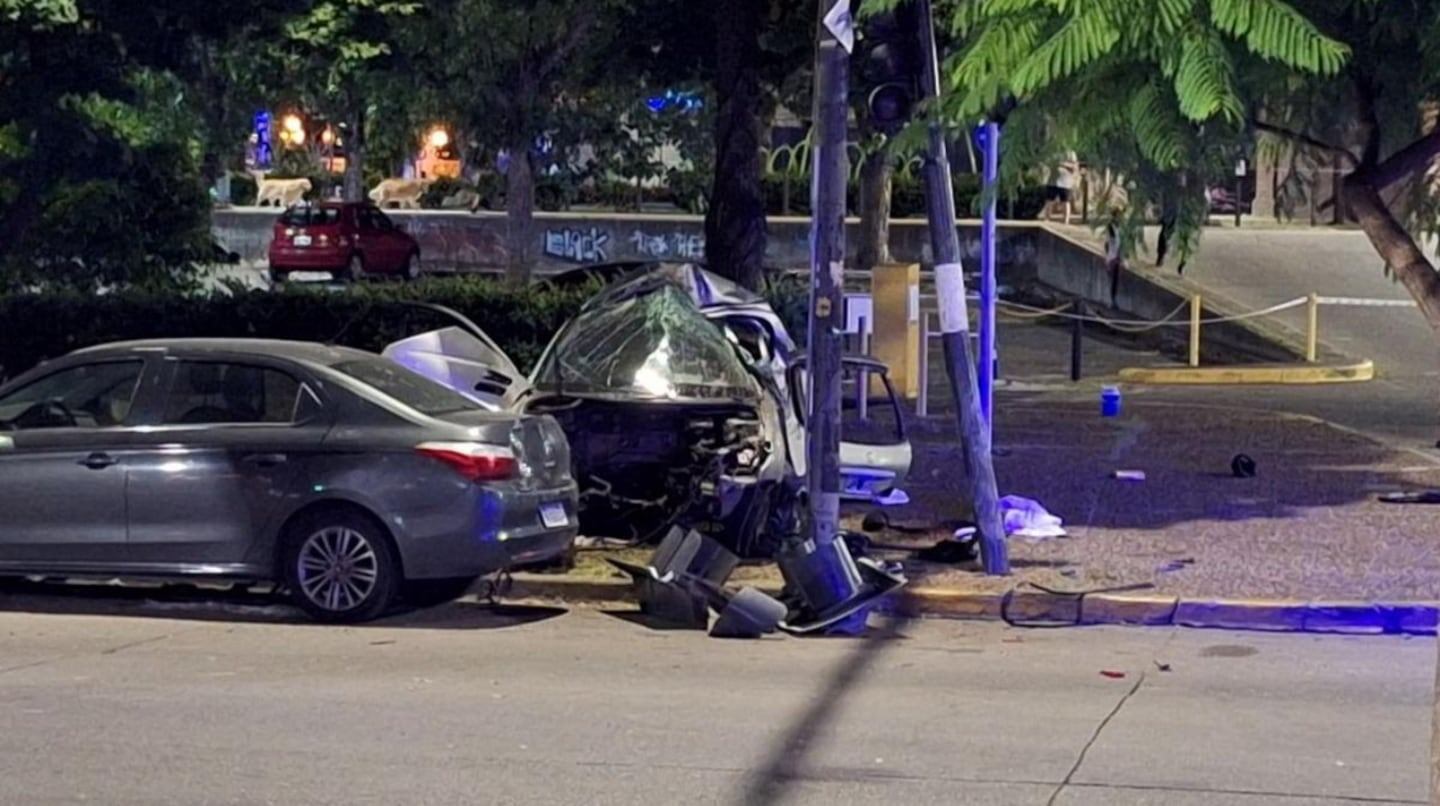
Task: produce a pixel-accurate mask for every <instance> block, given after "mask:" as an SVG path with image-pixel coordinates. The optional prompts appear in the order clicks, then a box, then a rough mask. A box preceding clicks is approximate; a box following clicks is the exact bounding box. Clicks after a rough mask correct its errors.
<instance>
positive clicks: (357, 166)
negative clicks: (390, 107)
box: [345, 102, 365, 202]
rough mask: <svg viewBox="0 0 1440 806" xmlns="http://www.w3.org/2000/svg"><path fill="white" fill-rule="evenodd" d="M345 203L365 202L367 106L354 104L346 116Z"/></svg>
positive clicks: (358, 103)
mask: <svg viewBox="0 0 1440 806" xmlns="http://www.w3.org/2000/svg"><path fill="white" fill-rule="evenodd" d="M345 121H346V127H347V128H349V131H348V132H346V133H345V201H349V202H358V201H365V106H364V104H363V103H360V102H352V103H351V105H350V111H349V114H348V115H347V116H346V119H345Z"/></svg>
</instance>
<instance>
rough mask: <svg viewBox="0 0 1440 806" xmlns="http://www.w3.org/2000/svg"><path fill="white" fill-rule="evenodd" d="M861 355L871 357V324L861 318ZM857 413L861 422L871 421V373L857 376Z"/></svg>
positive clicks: (860, 372)
mask: <svg viewBox="0 0 1440 806" xmlns="http://www.w3.org/2000/svg"><path fill="white" fill-rule="evenodd" d="M860 354H861V355H863V356H869V355H870V323H869V322H868V321H866V319H865V317H863V316H862V317H860ZM855 413H856V414H858V415H859V416H860V422H862V423H863V422H865V421H866V420H868V419H870V373H869V372H866V371H865V370H863V369H862V370H860V371H859V372H858V373H856V376H855Z"/></svg>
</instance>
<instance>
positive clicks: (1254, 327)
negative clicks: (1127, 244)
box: [1035, 228, 1298, 363]
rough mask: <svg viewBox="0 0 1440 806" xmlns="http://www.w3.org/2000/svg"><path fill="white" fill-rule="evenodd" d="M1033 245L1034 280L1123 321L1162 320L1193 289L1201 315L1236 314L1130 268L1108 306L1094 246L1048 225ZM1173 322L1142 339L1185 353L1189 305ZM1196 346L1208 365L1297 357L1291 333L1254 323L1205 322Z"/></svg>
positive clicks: (1172, 281) (1106, 283) (1184, 286)
mask: <svg viewBox="0 0 1440 806" xmlns="http://www.w3.org/2000/svg"><path fill="white" fill-rule="evenodd" d="M1035 244H1036V259H1035V279H1036V280H1038V281H1039V282H1041V283H1043V284H1044V285H1047V286H1049V287H1050V288H1052V289H1055V290H1056V291H1060V292H1062V293H1064V294H1071V295H1074V296H1077V297H1080V298H1081V299H1084V300H1085V301H1086V302H1088V303H1092V304H1094V305H1095V306H1097V307H1103V308H1109V309H1113V310H1118V311H1123V312H1124V313H1123V314H1117V315H1118V316H1123V317H1124V318H1126V319H1140V320H1149V321H1158V320H1161V319H1164V318H1165V317H1167V316H1170V315H1171V314H1172V313H1174V311H1175V309H1176V308H1177V307H1179V306H1180V305H1182V304H1183V303H1186V302H1187V301H1188V300H1189V299H1190V298H1191V296H1192V295H1194V294H1196V293H1199V294H1201V303H1202V306H1201V307H1202V309H1203V312H1202V314H1201V315H1202V316H1203V317H1204V318H1206V319H1210V318H1216V317H1221V316H1226V315H1234V314H1236V313H1240V312H1239V311H1222V310H1217V309H1215V308H1213V307H1211V306H1209V305H1205V304H1204V300H1205V296H1204V291H1203V290H1202V289H1199V288H1196V287H1194V286H1191V285H1190V284H1188V283H1186V282H1184V281H1183V280H1178V279H1176V278H1173V277H1169V276H1161V275H1158V274H1155V273H1153V272H1149V271H1145V270H1144V269H1133V268H1132V269H1127V270H1125V271H1123V272H1121V274H1120V279H1119V282H1118V283H1117V284H1116V293H1115V298H1114V301H1113V304H1112V301H1111V297H1110V284H1111V276H1110V269H1109V267H1108V266H1107V265H1106V262H1105V256H1104V254H1102V253H1101V252H1100V251H1099V250H1098V249H1096V248H1095V247H1094V246H1092V245H1090V244H1086V243H1083V242H1081V241H1078V240H1073V239H1071V238H1069V237H1067V236H1065V235H1063V234H1061V233H1058V232H1055V231H1053V230H1050V229H1048V228H1046V229H1041V230H1039V233H1038V237H1036V239H1035ZM1173 321H1175V322H1177V323H1178V324H1177V325H1175V326H1169V325H1167V326H1164V327H1160V328H1156V329H1154V330H1152V331H1148V332H1147V333H1145V334H1141V337H1142V339H1143V340H1144V341H1146V342H1148V343H1151V344H1155V345H1156V346H1160V347H1165V348H1169V349H1170V352H1172V353H1175V352H1178V353H1179V354H1182V355H1183V354H1185V352H1186V350H1187V349H1188V348H1187V347H1186V346H1185V345H1187V344H1188V340H1189V333H1190V330H1189V323H1190V309H1189V307H1188V305H1187V306H1186V307H1185V308H1184V310H1182V311H1181V312H1180V314H1179V315H1178V316H1177V317H1176V318H1175V319H1174V320H1173ZM1097 326H1098V325H1097ZM1200 344H1201V355H1202V358H1203V359H1205V361H1206V362H1207V363H1215V362H1219V363H1227V362H1229V361H1233V360H1234V359H1235V358H1236V357H1237V354H1238V355H1239V356H1243V357H1248V358H1251V359H1256V360H1261V361H1293V360H1294V359H1295V358H1296V357H1297V355H1298V353H1297V352H1296V349H1295V344H1296V343H1295V342H1294V340H1293V339H1292V338H1290V337H1289V334H1284V333H1280V332H1278V331H1277V330H1275V329H1274V328H1273V326H1269V325H1266V324H1265V323H1262V322H1257V321H1241V322H1223V323H1217V324H1209V325H1204V326H1203V327H1202V329H1201V339H1200Z"/></svg>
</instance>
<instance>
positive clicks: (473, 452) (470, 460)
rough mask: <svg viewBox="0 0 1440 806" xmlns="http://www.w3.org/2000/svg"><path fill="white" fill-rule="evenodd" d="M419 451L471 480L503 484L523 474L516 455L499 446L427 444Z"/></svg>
mask: <svg viewBox="0 0 1440 806" xmlns="http://www.w3.org/2000/svg"><path fill="white" fill-rule="evenodd" d="M415 450H416V451H417V452H419V453H421V454H423V455H425V456H428V457H430V458H431V459H438V460H439V461H441V462H444V463H445V464H447V465H449V466H450V467H451V469H453V470H454V471H455V472H457V473H459V474H460V475H462V476H464V477H465V478H467V479H470V480H471V481H503V480H505V479H510V478H514V477H515V475H516V473H517V472H518V471H519V469H520V468H519V463H518V462H516V461H515V452H514V451H512V450H511V449H510V448H506V447H501V446H499V445H486V444H484V443H480V442H425V443H421V444H420V445H416V446H415Z"/></svg>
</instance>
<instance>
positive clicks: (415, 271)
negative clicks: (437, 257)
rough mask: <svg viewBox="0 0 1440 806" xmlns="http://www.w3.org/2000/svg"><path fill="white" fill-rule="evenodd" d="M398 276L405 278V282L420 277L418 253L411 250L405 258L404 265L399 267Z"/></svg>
mask: <svg viewBox="0 0 1440 806" xmlns="http://www.w3.org/2000/svg"><path fill="white" fill-rule="evenodd" d="M400 276H401V277H403V278H405V281H406V282H407V283H408V282H414V281H416V280H419V279H420V255H418V254H416V253H415V252H411V253H410V254H409V255H408V256H407V257H406V258H405V265H403V266H401V267H400Z"/></svg>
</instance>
